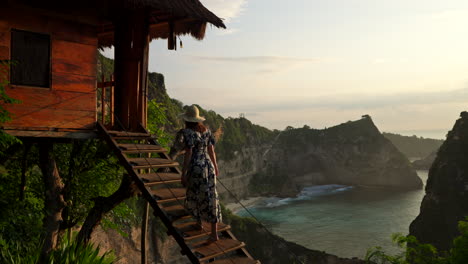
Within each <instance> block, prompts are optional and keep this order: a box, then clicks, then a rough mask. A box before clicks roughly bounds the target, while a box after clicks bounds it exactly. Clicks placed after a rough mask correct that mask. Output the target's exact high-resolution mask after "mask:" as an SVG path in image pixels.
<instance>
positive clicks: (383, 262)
mask: <svg viewBox="0 0 468 264" xmlns="http://www.w3.org/2000/svg"><path fill="white" fill-rule="evenodd" d="M466 220H467V221H460V222H458V229H459V230H460V233H461V234H460V236H458V237H456V238H455V239H454V240H453V246H452V248H451V249H450V251H449V252H438V250H437V249H436V248H435V247H434V246H432V245H430V244H422V243H420V242H419V241H418V240H417V239H416V237H414V236H403V235H401V234H394V235H393V238H392V239H393V241H394V243H396V244H397V245H398V246H399V247H400V248H405V247H406V248H405V250H404V251H403V252H402V253H400V254H398V255H389V254H387V253H385V252H384V251H383V250H382V248H381V247H374V248H371V249H369V250H368V251H367V254H366V257H365V260H366V261H367V262H368V263H375V264H467V263H468V217H467V218H466Z"/></svg>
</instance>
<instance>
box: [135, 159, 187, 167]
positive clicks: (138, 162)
mask: <svg viewBox="0 0 468 264" xmlns="http://www.w3.org/2000/svg"><path fill="white" fill-rule="evenodd" d="M127 160H128V162H129V163H130V165H132V167H133V168H134V169H148V168H167V167H177V166H179V163H178V162H177V161H173V160H169V159H162V158H127Z"/></svg>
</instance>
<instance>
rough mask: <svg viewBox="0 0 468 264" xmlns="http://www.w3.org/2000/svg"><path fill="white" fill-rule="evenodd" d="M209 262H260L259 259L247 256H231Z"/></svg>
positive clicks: (228, 263)
mask: <svg viewBox="0 0 468 264" xmlns="http://www.w3.org/2000/svg"><path fill="white" fill-rule="evenodd" d="M210 264H260V261H258V260H254V259H251V258H248V257H232V258H225V259H220V260H215V261H213V262H210Z"/></svg>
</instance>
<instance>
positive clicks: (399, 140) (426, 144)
mask: <svg viewBox="0 0 468 264" xmlns="http://www.w3.org/2000/svg"><path fill="white" fill-rule="evenodd" d="M382 134H383V135H384V137H386V138H387V139H388V140H390V141H391V142H392V143H393V145H395V147H397V149H398V150H399V151H400V152H401V153H403V154H404V155H405V156H406V157H408V159H412V158H423V157H427V156H428V155H430V154H431V153H433V152H435V151H437V149H439V147H440V146H441V145H442V143H443V142H444V141H443V140H441V139H432V138H423V137H417V136H415V135H413V136H411V137H409V136H402V135H399V134H393V133H386V132H383V133H382Z"/></svg>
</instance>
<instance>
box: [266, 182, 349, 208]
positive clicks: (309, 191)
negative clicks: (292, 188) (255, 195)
mask: <svg viewBox="0 0 468 264" xmlns="http://www.w3.org/2000/svg"><path fill="white" fill-rule="evenodd" d="M352 188H353V186H346V185H338V184H329V185H316V186H310V187H306V188H304V189H302V191H301V192H300V193H299V194H298V195H297V196H296V197H291V198H279V197H270V198H266V199H265V200H264V201H263V204H262V205H261V206H263V207H278V206H282V205H287V204H290V203H293V202H297V201H306V200H312V199H314V198H316V197H320V196H325V195H332V194H335V193H338V192H344V191H347V190H350V189H352Z"/></svg>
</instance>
